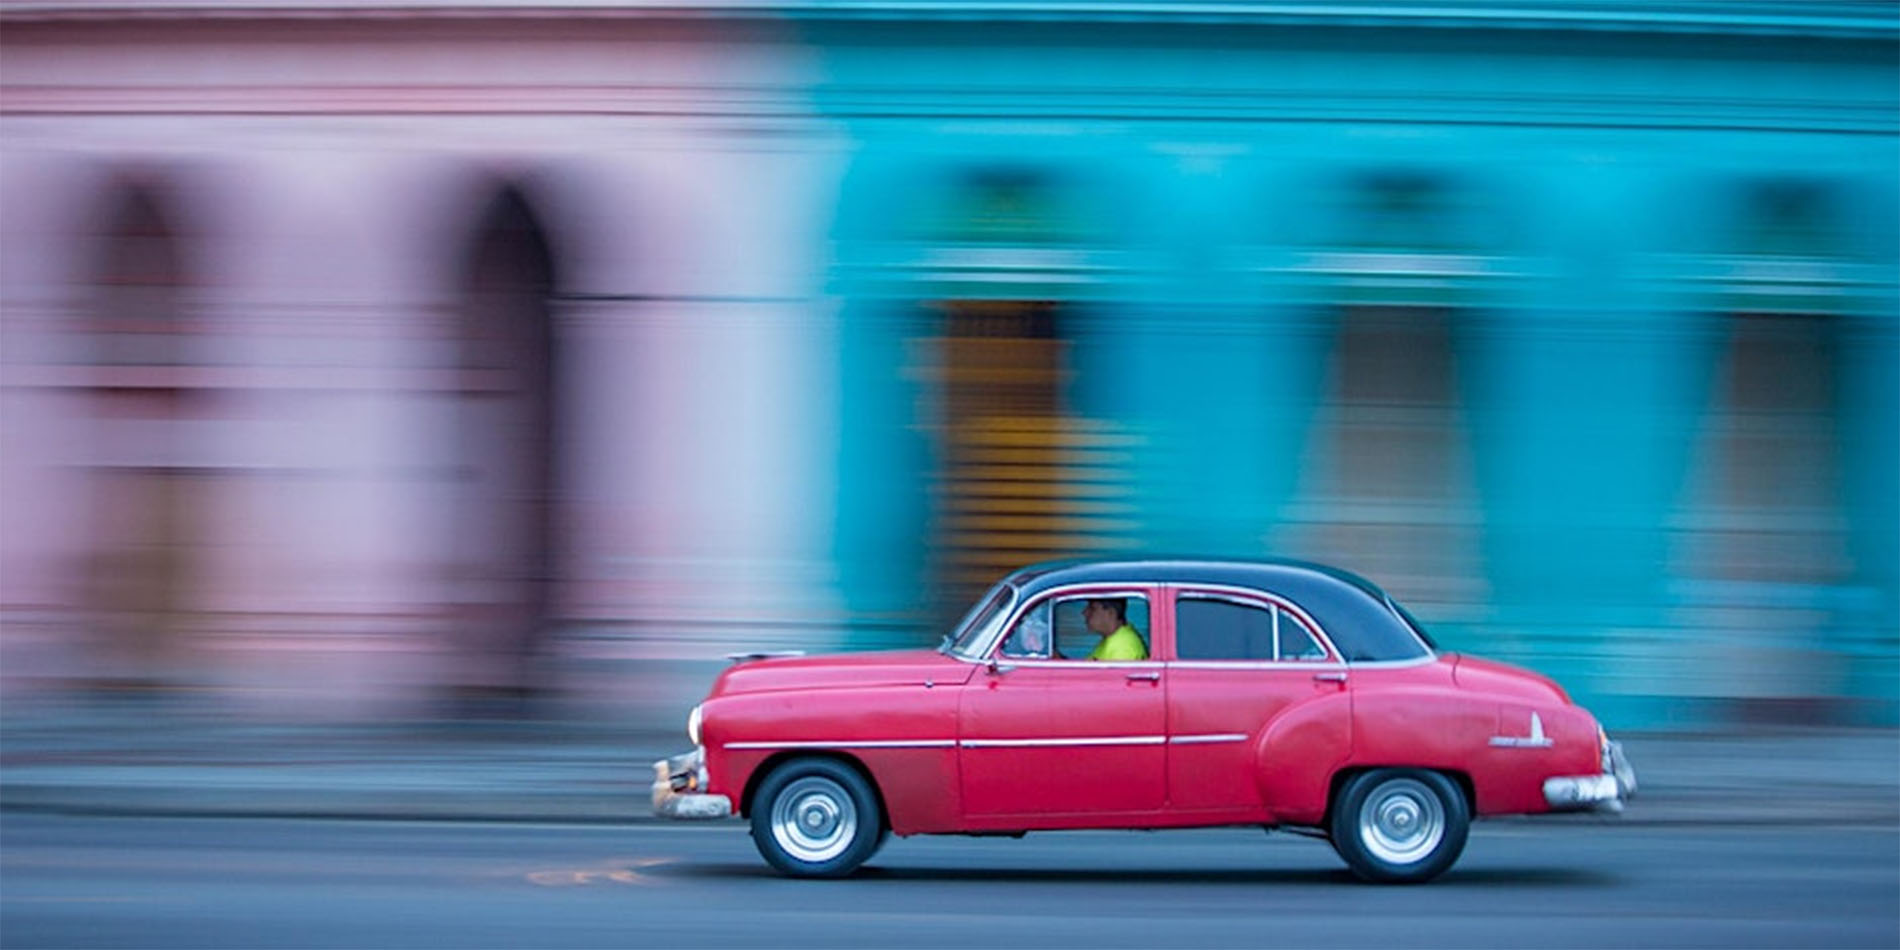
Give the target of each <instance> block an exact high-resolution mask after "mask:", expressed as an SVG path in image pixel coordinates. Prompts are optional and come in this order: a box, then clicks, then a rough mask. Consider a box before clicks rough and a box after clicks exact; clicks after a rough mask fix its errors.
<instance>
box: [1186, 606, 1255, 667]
mask: <svg viewBox="0 0 1900 950" xmlns="http://www.w3.org/2000/svg"><path fill="white" fill-rule="evenodd" d="M1275 612H1276V611H1275V609H1274V608H1270V607H1257V606H1253V605H1249V604H1241V603H1236V602H1234V601H1231V600H1214V599H1212V598H1205V597H1188V596H1183V597H1182V598H1181V599H1180V600H1178V601H1176V602H1175V605H1174V650H1175V654H1176V655H1177V656H1179V657H1180V658H1181V659H1183V660H1271V659H1273V625H1274V614H1275Z"/></svg>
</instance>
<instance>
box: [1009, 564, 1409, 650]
mask: <svg viewBox="0 0 1900 950" xmlns="http://www.w3.org/2000/svg"><path fill="white" fill-rule="evenodd" d="M1008 580H1009V582H1010V583H1011V584H1014V585H1015V586H1016V587H1017V588H1018V589H1019V590H1021V591H1022V593H1023V597H1024V599H1025V600H1027V599H1029V598H1032V597H1034V596H1035V595H1037V594H1039V593H1041V592H1043V591H1045V590H1048V589H1050V588H1054V587H1062V586H1067V585H1070V584H1088V583H1111V584H1113V583H1130V584H1134V583H1155V584H1218V585H1222V586H1227V587H1243V588H1250V589H1254V590H1262V591H1267V592H1270V593H1274V594H1278V595H1280V596H1282V597H1285V598H1286V599H1288V600H1291V601H1293V602H1294V603H1295V604H1298V605H1299V606H1300V607H1301V608H1302V609H1304V610H1305V611H1306V612H1307V613H1309V614H1311V615H1312V616H1313V619H1315V620H1317V621H1319V624H1320V626H1321V627H1323V628H1324V629H1325V632H1326V634H1327V636H1328V637H1330V638H1331V639H1332V641H1333V645H1334V646H1336V647H1338V648H1339V650H1340V652H1341V653H1342V654H1344V655H1345V658H1346V659H1347V660H1348V661H1354V662H1377V661H1387V660H1411V659H1417V658H1419V657H1422V656H1429V655H1430V654H1431V643H1430V640H1429V639H1427V638H1426V636H1425V633H1424V631H1422V630H1418V631H1414V629H1413V627H1412V626H1411V624H1410V623H1408V622H1407V621H1406V619H1405V618H1404V617H1401V616H1400V615H1399V613H1398V611H1397V610H1395V609H1394V608H1393V606H1392V605H1391V604H1390V598H1388V597H1387V596H1386V594H1385V591H1383V590H1380V589H1379V587H1378V586H1377V585H1375V584H1373V583H1372V582H1371V581H1368V580H1366V579H1365V578H1363V577H1360V576H1359V575H1357V574H1354V573H1352V572H1350V571H1344V570H1340V569H1339V568H1336V567H1329V566H1327V565H1324V564H1313V563H1309V562H1306V561H1296V560H1290V559H1276V558H1257V559H1240V558H1201V557H1134V558H1115V559H1105V560H1080V559H1078V560H1067V561H1046V562H1043V563H1041V564H1032V565H1030V566H1028V567H1025V568H1022V569H1021V570H1018V571H1016V572H1014V573H1012V574H1010V575H1009V578H1008Z"/></svg>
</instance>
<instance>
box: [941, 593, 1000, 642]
mask: <svg viewBox="0 0 1900 950" xmlns="http://www.w3.org/2000/svg"><path fill="white" fill-rule="evenodd" d="M1015 599H1016V588H1014V587H1011V586H1009V585H1008V584H1006V583H1005V584H998V585H996V586H995V587H992V588H990V592H989V593H988V594H985V595H983V599H981V600H979V601H977V602H976V606H974V607H971V608H970V612H969V613H967V614H964V615H963V620H962V622H960V623H958V624H957V626H956V629H955V630H954V631H953V632H951V633H950V634H949V635H947V636H945V637H944V638H943V645H942V646H940V647H938V648H937V650H938V652H940V653H954V654H957V655H959V656H967V655H969V653H970V651H971V650H972V649H973V648H974V647H975V645H976V641H977V640H978V639H980V638H982V636H983V633H984V632H985V631H987V630H988V629H989V628H990V625H991V624H992V623H994V622H995V620H996V618H997V617H998V616H999V615H1001V614H1002V613H1003V611H1005V610H1008V609H1009V605H1010V602H1011V601H1014V600H1015Z"/></svg>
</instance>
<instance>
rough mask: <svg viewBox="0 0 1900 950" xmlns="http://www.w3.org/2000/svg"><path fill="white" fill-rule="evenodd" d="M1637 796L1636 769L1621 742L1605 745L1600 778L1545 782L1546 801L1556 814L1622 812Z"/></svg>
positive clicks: (1562, 778)
mask: <svg viewBox="0 0 1900 950" xmlns="http://www.w3.org/2000/svg"><path fill="white" fill-rule="evenodd" d="M1635 794H1636V770H1635V769H1633V768H1631V767H1630V762H1629V758H1628V757H1626V756H1625V755H1624V754H1623V746H1622V744H1621V743H1618V742H1609V741H1607V740H1606V741H1605V742H1604V744H1603V771H1602V773H1600V774H1597V775H1562V776H1558V777H1556V778H1548V779H1545V780H1544V802H1545V803H1546V804H1548V805H1549V806H1550V807H1551V809H1552V810H1554V811H1579V810H1591V811H1604V812H1611V813H1616V812H1621V811H1622V810H1623V805H1624V803H1625V802H1627V801H1628V800H1629V799H1630V798H1631V797H1632V796H1634V795H1635Z"/></svg>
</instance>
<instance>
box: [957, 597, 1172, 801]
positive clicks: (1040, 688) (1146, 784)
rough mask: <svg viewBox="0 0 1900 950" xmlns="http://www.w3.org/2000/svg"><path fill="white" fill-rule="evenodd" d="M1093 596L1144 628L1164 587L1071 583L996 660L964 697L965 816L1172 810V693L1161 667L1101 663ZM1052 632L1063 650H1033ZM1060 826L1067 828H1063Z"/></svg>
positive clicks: (1029, 614) (1026, 616)
mask: <svg viewBox="0 0 1900 950" xmlns="http://www.w3.org/2000/svg"><path fill="white" fill-rule="evenodd" d="M1090 598H1107V599H1118V600H1122V601H1124V602H1126V603H1128V604H1131V605H1134V609H1130V610H1128V611H1127V612H1128V613H1129V614H1130V615H1131V616H1130V620H1131V621H1134V622H1132V623H1131V625H1137V629H1138V632H1140V633H1143V634H1149V635H1151V633H1150V631H1147V630H1142V629H1140V627H1139V626H1138V623H1139V621H1140V619H1141V618H1143V617H1145V616H1146V615H1148V614H1149V613H1150V611H1149V609H1148V608H1149V605H1151V604H1152V603H1153V602H1154V599H1155V589H1154V588H1152V587H1146V586H1136V587H1130V586H1128V585H1119V586H1115V587H1099V586H1096V587H1071V588H1065V589H1062V590H1058V591H1051V592H1048V593H1045V594H1043V595H1040V596H1039V597H1037V598H1035V599H1033V600H1031V601H1030V602H1029V603H1028V604H1027V605H1026V606H1025V607H1024V608H1023V609H1022V610H1021V611H1020V612H1019V613H1018V615H1017V617H1016V618H1015V619H1014V620H1013V621H1012V624H1011V627H1010V628H1009V633H1008V634H1007V635H1006V637H1005V638H1004V639H1003V640H1002V641H1001V642H999V643H998V644H997V645H996V646H995V648H994V651H993V653H992V661H991V662H990V664H989V665H987V666H986V667H985V668H984V669H982V670H980V671H978V672H977V674H976V675H975V676H974V677H972V678H971V680H970V682H969V684H968V685H967V686H965V688H964V689H963V690H962V703H961V707H960V709H959V717H958V718H959V723H958V750H959V751H958V756H959V766H960V773H961V778H960V781H961V783H962V789H961V791H962V796H961V799H962V803H963V810H964V813H965V814H966V815H969V816H972V817H977V818H982V817H985V816H988V817H1003V816H1022V817H1027V818H1032V820H1030V821H1026V822H1025V824H1026V825H1029V824H1037V823H1038V822H1037V821H1035V820H1033V818H1058V819H1059V818H1060V817H1062V816H1084V817H1087V818H1089V819H1095V820H1100V819H1102V818H1104V817H1105V816H1113V815H1126V816H1135V815H1142V814H1153V813H1155V812H1157V811H1159V810H1160V809H1161V808H1162V807H1163V805H1164V804H1165V798H1166V794H1167V773H1166V755H1165V743H1166V736H1165V735H1164V730H1165V726H1166V703H1165V690H1164V687H1163V683H1162V676H1161V664H1160V663H1159V662H1158V661H1156V660H1153V659H1152V658H1150V659H1145V660H1133V661H1094V660H1089V659H1086V653H1087V651H1088V650H1089V649H1090V648H1092V647H1093V646H1094V644H1095V643H1096V642H1099V639H1097V638H1095V637H1092V636H1090V635H1088V634H1087V633H1080V634H1078V633H1076V630H1077V628H1079V627H1080V625H1081V623H1082V621H1081V610H1082V608H1083V605H1084V604H1085V603H1086V602H1087V600H1089V599H1090ZM1038 623H1045V624H1048V630H1047V632H1048V633H1049V634H1050V635H1051V636H1052V637H1053V640H1054V646H1055V649H1051V648H1050V647H1049V646H1048V645H1047V641H1046V640H1045V641H1044V642H1043V643H1028V642H1026V641H1028V640H1030V639H1031V637H1030V636H1029V635H1030V633H1031V632H1032V628H1033V627H1034V626H1035V625H1036V624H1038ZM1055 824H1058V825H1059V824H1061V822H1060V821H1057V822H1055Z"/></svg>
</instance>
